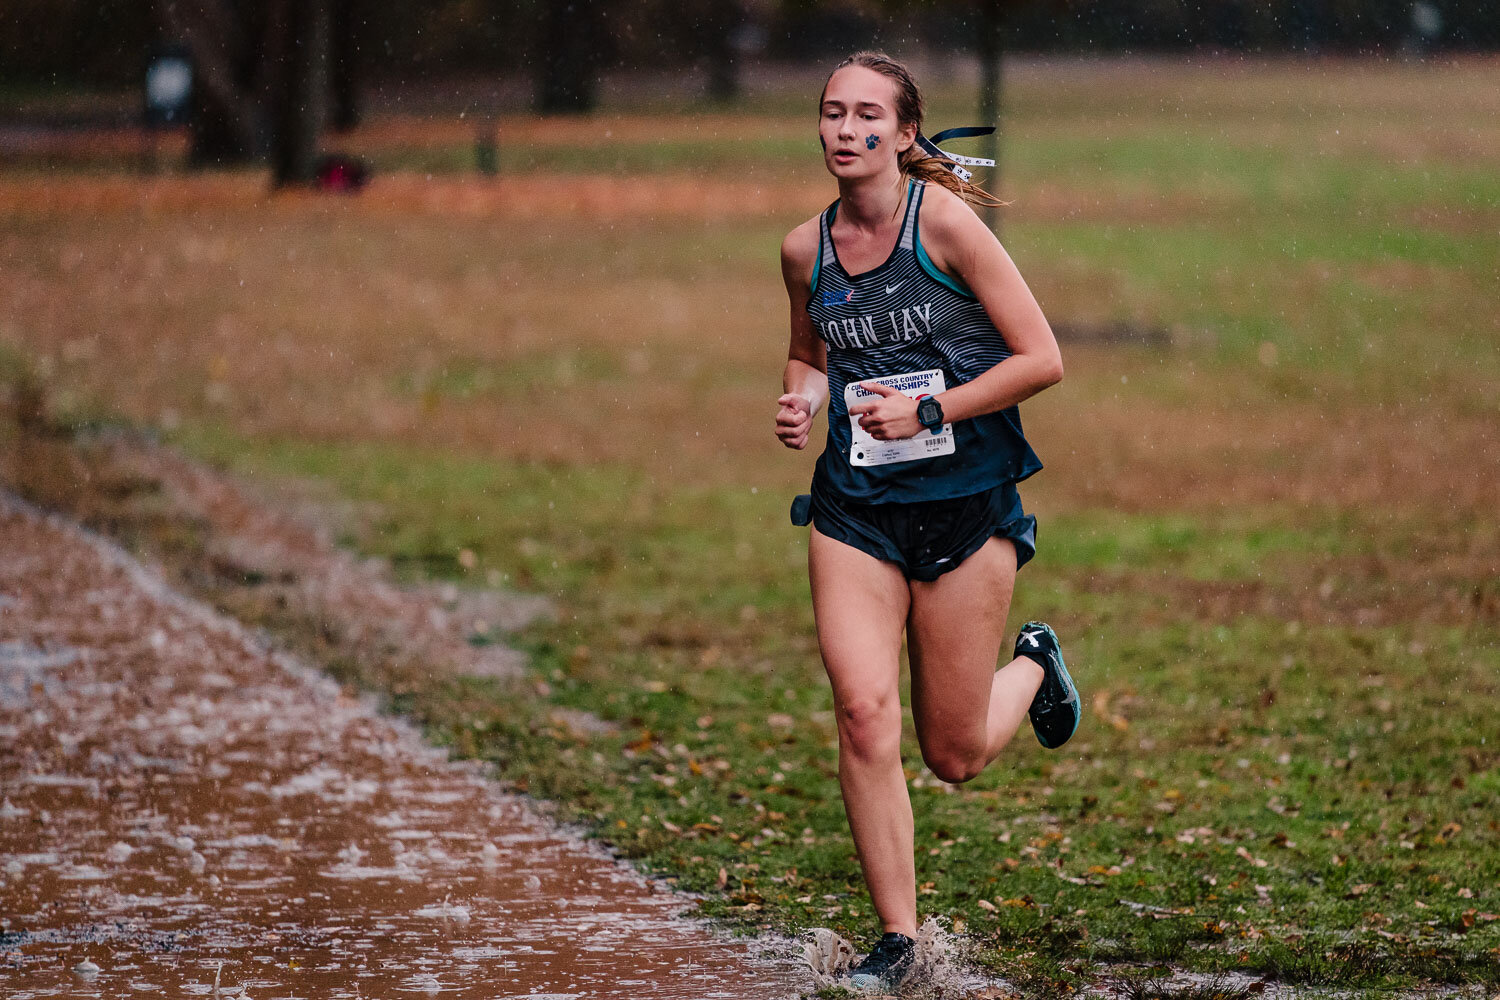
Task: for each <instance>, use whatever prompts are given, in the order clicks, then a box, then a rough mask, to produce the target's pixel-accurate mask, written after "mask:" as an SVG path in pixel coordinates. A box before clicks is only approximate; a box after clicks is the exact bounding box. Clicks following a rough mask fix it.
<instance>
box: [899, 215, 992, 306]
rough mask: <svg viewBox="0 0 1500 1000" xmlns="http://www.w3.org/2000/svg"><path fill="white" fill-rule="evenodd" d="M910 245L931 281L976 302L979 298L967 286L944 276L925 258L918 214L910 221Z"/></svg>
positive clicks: (953, 278)
mask: <svg viewBox="0 0 1500 1000" xmlns="http://www.w3.org/2000/svg"><path fill="white" fill-rule="evenodd" d="M911 245H912V249H914V250H916V251H917V264H918V265H920V266H921V268H922V270H924V271H926V272H927V276H928V277H929V278H932V279H933V280H935V281H937V282H939V283H941V284H944V285H947V286H948V287H949V288H951V289H953V290H954V291H955V292H957V293H958V294H960V295H962V296H964V297H965V298H970V299H974V300H975V301H978V299H979V296H977V295H975V294H974V293H973V292H971V291H969V286H968V285H965V284H964V283H963V282H962V281H959V280H958V279H957V278H955V277H952V276H951V275H947V274H944V273H943V272H942V271H940V270H938V266H937V265H936V264H934V263H933V262H932V258H931V257H929V256H927V248H926V247H924V246H922V217H921V215H920V214H918V216H917V218H916V219H914V220H912V227H911Z"/></svg>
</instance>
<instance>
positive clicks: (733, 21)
mask: <svg viewBox="0 0 1500 1000" xmlns="http://www.w3.org/2000/svg"><path fill="white" fill-rule="evenodd" d="M703 6H704V10H703V11H702V13H701V17H700V19H699V21H698V24H697V28H698V32H699V35H700V37H701V38H702V58H703V61H704V63H705V64H706V66H705V68H706V70H707V73H708V99H709V100H711V101H718V102H720V103H724V102H728V101H732V100H734V99H735V98H736V97H738V96H739V93H740V77H739V65H738V55H739V53H737V52H736V51H735V44H734V43H735V33H736V32H737V31H739V30H740V29H741V28H742V27H743V25H744V20H745V11H744V9H743V8H742V7H741V6H740V4H739V3H738V0H709V2H708V3H707V4H705V5H703Z"/></svg>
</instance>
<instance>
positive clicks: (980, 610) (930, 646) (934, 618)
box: [906, 538, 1016, 747]
mask: <svg viewBox="0 0 1500 1000" xmlns="http://www.w3.org/2000/svg"><path fill="white" fill-rule="evenodd" d="M1015 582H1016V547H1015V544H1014V543H1013V542H1011V540H1010V539H1008V538H991V539H990V540H989V541H987V542H985V543H984V545H983V546H982V547H981V548H980V549H979V551H978V552H975V553H974V554H973V555H971V556H969V558H967V559H965V560H964V561H963V562H962V563H960V564H959V566H958V568H956V569H953V570H950V571H949V572H947V573H944V574H943V575H942V576H940V577H938V578H937V579H936V580H932V581H930V582H922V581H919V580H913V581H911V584H910V587H911V611H910V615H909V620H908V623H907V637H906V638H907V650H908V652H909V654H910V656H911V702H912V714H913V715H914V716H915V718H916V724H917V735H918V737H919V738H920V739H921V740H922V742H923V746H924V747H925V746H926V745H927V742H928V740H930V739H933V738H934V737H939V738H941V737H947V736H952V737H957V738H960V739H963V738H964V737H965V736H972V737H975V738H976V739H978V740H979V742H980V743H983V741H984V733H985V720H986V717H987V714H988V709H989V703H990V685H991V683H992V682H993V681H994V677H995V670H996V668H997V667H998V665H999V664H998V659H999V656H1000V650H1001V648H1002V645H1003V644H1004V641H1005V635H1006V632H1005V618H1006V615H1007V614H1009V613H1010V598H1011V592H1012V590H1013V589H1014V588H1015ZM924 734H925V735H924Z"/></svg>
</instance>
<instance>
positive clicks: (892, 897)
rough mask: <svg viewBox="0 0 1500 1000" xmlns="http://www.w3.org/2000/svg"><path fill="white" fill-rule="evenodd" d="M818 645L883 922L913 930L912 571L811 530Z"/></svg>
mask: <svg viewBox="0 0 1500 1000" xmlns="http://www.w3.org/2000/svg"><path fill="white" fill-rule="evenodd" d="M808 570H809V576H810V578H811V580H812V598H813V613H814V615H815V616H816V617H817V622H818V645H819V647H820V649H821V650H822V653H823V665H824V667H825V668H826V669H827V671H828V679H829V681H830V682H831V683H832V685H833V703H834V710H835V713H836V717H837V719H838V729H839V788H840V789H841V790H842V792H843V795H844V810H845V812H846V813H847V815H848V817H849V831H850V833H851V834H852V835H853V837H854V846H855V847H856V848H857V849H858V851H859V860H860V865H861V867H862V868H863V869H864V875H865V884H866V885H867V886H868V887H869V889H870V898H871V900H873V902H874V904H875V912H876V913H877V914H878V915H879V917H880V922H881V925H882V926H883V927H884V929H885V930H887V931H896V932H898V933H901V934H905V935H907V936H909V937H910V936H914V935H915V934H916V930H917V875H916V863H915V859H914V857H913V851H914V845H913V833H912V814H911V799H910V796H908V794H907V791H906V776H905V775H904V774H903V773H902V771H901V691H900V686H899V680H900V671H901V661H900V658H901V632H902V628H903V626H904V624H905V621H906V616H907V611H908V609H909V607H910V597H909V595H908V591H907V586H906V579H905V577H903V576H902V574H901V572H900V570H898V569H897V568H896V567H895V566H892V565H891V564H890V563H886V562H881V561H880V560H879V559H876V558H875V557H873V556H871V555H869V554H868V553H865V552H861V551H860V550H858V549H856V548H854V547H852V546H849V545H845V544H844V543H843V542H837V541H834V540H833V539H831V538H829V537H828V536H826V535H823V534H820V533H819V532H818V531H817V530H814V531H813V532H812V533H811V535H810V538H809V542H808Z"/></svg>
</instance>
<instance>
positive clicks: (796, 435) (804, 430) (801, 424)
mask: <svg viewBox="0 0 1500 1000" xmlns="http://www.w3.org/2000/svg"><path fill="white" fill-rule="evenodd" d="M776 405H777V406H779V407H781V409H779V410H777V411H776V436H777V437H778V438H780V439H781V443H782V444H784V445H786V446H787V447H788V448H796V449H797V450H799V451H800V450H802V449H803V448H806V447H807V434H808V432H809V431H810V430H812V420H813V412H812V400H810V399H808V398H807V397H806V396H799V395H797V394H796V393H795V392H789V393H787V394H786V395H784V396H782V397H781V398H780V399H778V400H777V401H776Z"/></svg>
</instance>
